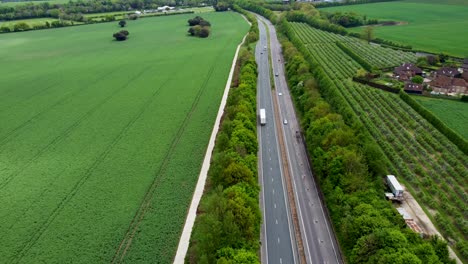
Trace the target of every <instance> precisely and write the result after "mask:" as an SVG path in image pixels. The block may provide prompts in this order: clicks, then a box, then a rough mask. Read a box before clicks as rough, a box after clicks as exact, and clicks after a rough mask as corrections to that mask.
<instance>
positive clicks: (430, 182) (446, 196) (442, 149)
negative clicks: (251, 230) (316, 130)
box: [291, 23, 468, 257]
mask: <svg viewBox="0 0 468 264" xmlns="http://www.w3.org/2000/svg"><path fill="white" fill-rule="evenodd" d="M291 25H292V27H293V29H294V30H295V32H296V34H297V36H298V37H299V38H300V39H302V40H303V42H304V43H307V48H308V49H309V51H310V54H311V55H312V56H313V58H314V59H315V60H316V61H317V62H318V63H319V64H320V65H321V66H322V67H323V68H324V70H325V72H326V73H327V74H328V75H329V77H330V78H332V79H333V80H334V83H335V85H336V87H337V88H338V90H339V91H340V93H341V94H342V95H343V97H344V98H345V99H346V100H347V101H348V103H349V104H350V106H351V107H352V108H353V110H354V112H355V113H356V114H357V115H358V116H359V118H360V119H361V121H362V122H363V124H364V125H365V126H366V128H367V129H368V130H369V132H370V133H371V134H372V136H373V137H374V138H375V139H376V141H377V142H379V144H380V146H381V148H382V150H383V151H384V152H385V154H386V155H387V156H388V158H389V160H390V161H391V162H392V165H393V166H394V168H395V171H392V172H389V174H396V175H397V176H398V177H403V178H404V179H405V180H406V182H407V183H408V184H409V185H410V186H408V187H410V188H411V189H412V190H413V192H414V193H413V194H414V195H415V197H416V198H417V199H418V200H419V201H420V202H422V203H423V204H424V205H425V206H426V208H430V209H432V210H434V211H435V212H436V213H435V214H433V217H434V218H435V220H436V224H437V226H438V227H439V228H440V229H441V231H442V232H443V233H444V235H445V236H446V237H450V238H451V239H453V240H454V241H456V242H457V248H458V249H459V250H460V252H462V254H464V250H463V248H465V247H466V245H465V244H464V243H465V242H464V241H466V239H467V235H468V222H467V215H468V206H467V203H466V201H467V200H468V194H467V189H466V188H467V186H468V157H467V156H466V155H464V154H463V153H462V152H461V151H460V150H459V149H458V148H457V147H456V146H455V145H454V144H453V143H452V142H450V141H449V140H448V139H447V138H446V137H445V136H444V135H442V134H441V133H440V132H439V131H438V130H436V129H435V128H434V127H433V126H432V125H431V124H429V123H428V122H427V121H426V120H425V119H424V118H422V117H421V116H420V115H419V114H418V113H417V112H416V111H414V110H413V109H412V108H411V107H410V106H409V105H407V104H406V103H405V102H404V101H403V100H401V99H400V97H398V95H395V94H391V93H387V92H384V91H381V90H377V89H374V88H371V87H369V86H365V85H361V84H358V83H354V82H352V81H351V80H350V79H349V78H347V77H350V74H351V72H352V71H350V70H349V68H345V67H342V65H343V61H344V62H345V64H349V65H354V64H352V63H350V62H349V60H350V58H349V57H348V56H346V54H343V52H342V50H341V49H339V48H338V47H336V46H333V45H332V44H327V45H311V44H310V43H311V37H310V36H314V35H315V36H316V35H318V34H317V33H316V32H317V31H318V30H317V29H313V28H310V27H308V26H306V25H304V24H299V23H291ZM320 35H321V38H322V40H321V42H322V43H333V42H334V41H335V39H336V35H333V34H331V33H327V32H320ZM327 36H329V40H327ZM323 46H326V47H327V48H326V49H325V48H324V47H323ZM353 70H354V68H353ZM337 77H338V78H337ZM463 256H464V257H466V256H465V255H463Z"/></svg>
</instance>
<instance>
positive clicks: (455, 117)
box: [413, 96, 468, 140]
mask: <svg viewBox="0 0 468 264" xmlns="http://www.w3.org/2000/svg"><path fill="white" fill-rule="evenodd" d="M413 98H414V99H416V101H418V103H420V104H421V105H423V106H424V107H426V108H427V109H428V110H430V111H431V112H432V113H433V114H434V115H436V116H437V117H438V118H439V119H440V120H442V121H444V122H445V123H446V124H447V125H448V126H449V127H450V128H452V129H453V130H455V131H456V132H458V133H459V134H460V135H461V136H463V137H464V138H465V139H466V140H468V104H467V103H464V102H458V101H453V100H445V99H438V98H428V97H421V96H414V97H413Z"/></svg>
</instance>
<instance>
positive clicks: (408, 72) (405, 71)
mask: <svg viewBox="0 0 468 264" xmlns="http://www.w3.org/2000/svg"><path fill="white" fill-rule="evenodd" d="M416 75H422V70H421V69H420V68H419V67H417V66H416V65H414V64H413V63H405V64H402V65H401V66H398V67H395V70H393V77H395V78H396V79H398V80H400V81H408V80H410V79H411V78H412V77H414V76H416Z"/></svg>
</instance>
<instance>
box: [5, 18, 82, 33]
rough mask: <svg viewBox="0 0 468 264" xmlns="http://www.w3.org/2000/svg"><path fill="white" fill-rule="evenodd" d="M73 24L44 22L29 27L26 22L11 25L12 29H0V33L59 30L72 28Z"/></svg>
mask: <svg viewBox="0 0 468 264" xmlns="http://www.w3.org/2000/svg"><path fill="white" fill-rule="evenodd" d="M73 25H74V24H73V22H68V21H58V20H57V21H52V22H49V21H46V22H45V23H44V24H34V25H32V26H30V25H29V24H28V23H26V22H18V23H16V24H14V25H13V29H11V28H10V27H7V26H2V27H0V33H8V32H21V31H28V30H37V29H47V28H59V27H68V26H73Z"/></svg>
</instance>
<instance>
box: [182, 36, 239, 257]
mask: <svg viewBox="0 0 468 264" xmlns="http://www.w3.org/2000/svg"><path fill="white" fill-rule="evenodd" d="M246 37H247V35H245V36H244V38H243V39H242V42H241V43H240V44H239V45H238V46H237V49H236V53H235V55H234V58H233V60H232V66H231V70H230V72H229V77H228V79H227V82H226V87H225V88H224V94H223V97H222V99H221V104H220V106H219V110H218V115H217V116H216V121H215V123H214V126H213V131H212V132H211V137H210V141H209V143H208V148H207V149H206V154H205V158H204V159H203V165H202V168H201V170H200V175H199V176H198V182H197V186H196V187H195V191H194V193H193V198H192V202H191V203H190V208H189V211H188V214H187V218H186V220H185V225H184V229H183V230H182V235H181V236H180V240H179V246H178V247H177V253H176V256H175V258H174V262H173V263H176V264H178V263H184V259H185V255H186V254H187V250H188V247H189V242H190V236H191V234H192V229H193V225H194V223H195V218H196V216H197V208H198V205H199V204H200V200H201V197H202V195H203V190H204V189H205V183H206V178H207V175H208V169H209V168H210V161H211V154H212V152H213V149H214V145H215V140H216V135H217V134H218V130H219V125H220V123H221V118H222V116H223V114H224V107H225V106H226V101H227V97H228V94H229V90H230V88H231V81H232V76H233V73H234V69H235V67H236V62H237V57H238V55H239V50H240V47H241V46H242V45H243V44H244V41H245V38H246Z"/></svg>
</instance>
